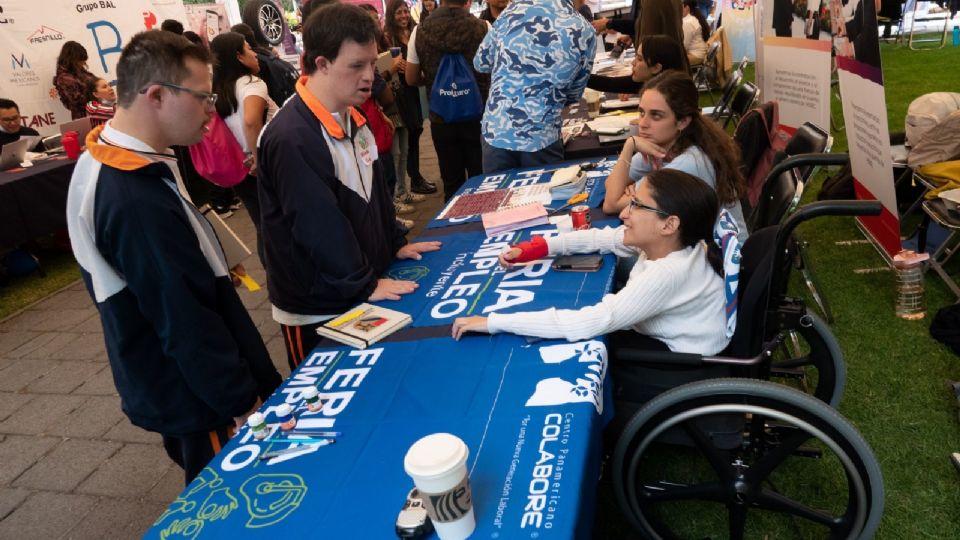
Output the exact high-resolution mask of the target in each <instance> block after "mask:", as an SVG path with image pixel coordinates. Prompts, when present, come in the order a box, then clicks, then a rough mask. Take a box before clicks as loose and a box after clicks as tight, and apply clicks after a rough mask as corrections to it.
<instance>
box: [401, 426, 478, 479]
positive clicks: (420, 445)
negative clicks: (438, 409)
mask: <svg viewBox="0 0 960 540" xmlns="http://www.w3.org/2000/svg"><path fill="white" fill-rule="evenodd" d="M468 454H469V450H468V449H467V445H466V443H464V442H463V441H462V440H461V439H460V437H457V436H456V435H451V434H450V433H434V434H432V435H427V436H426V437H423V438H421V439H420V440H418V441H417V442H415V443H413V445H412V446H410V449H409V450H407V455H406V457H404V458H403V468H404V469H405V470H406V471H407V474H409V475H410V476H416V477H420V478H432V477H437V476H443V475H445V474H447V473H449V472H450V471H451V470H452V469H454V468H456V467H457V466H458V465H460V464H462V463H465V462H466V461H467V455H468Z"/></svg>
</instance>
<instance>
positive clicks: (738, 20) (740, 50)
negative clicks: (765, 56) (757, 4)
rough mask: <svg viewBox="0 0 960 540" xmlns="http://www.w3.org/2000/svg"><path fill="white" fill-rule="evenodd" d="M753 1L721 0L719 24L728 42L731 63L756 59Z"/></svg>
mask: <svg viewBox="0 0 960 540" xmlns="http://www.w3.org/2000/svg"><path fill="white" fill-rule="evenodd" d="M754 1H755V0H723V7H722V10H723V11H722V14H723V15H722V19H721V23H722V26H723V29H724V31H725V32H726V34H727V41H729V42H730V51H731V53H732V58H733V63H734V64H736V63H737V62H739V61H740V59H742V58H743V57H744V56H746V57H747V58H749V59H750V60H751V61H752V60H754V59H756V50H755V48H754V46H755V43H756V40H755V39H754V28H753V10H754Z"/></svg>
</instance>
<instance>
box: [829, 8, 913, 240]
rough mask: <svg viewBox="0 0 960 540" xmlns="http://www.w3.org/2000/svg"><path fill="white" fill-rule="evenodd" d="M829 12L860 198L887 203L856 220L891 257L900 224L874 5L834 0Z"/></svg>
mask: <svg viewBox="0 0 960 540" xmlns="http://www.w3.org/2000/svg"><path fill="white" fill-rule="evenodd" d="M830 14H831V21H832V26H831V28H832V30H833V37H834V46H835V47H836V50H837V71H838V74H839V78H840V94H841V95H842V96H843V100H842V101H843V120H844V124H845V125H846V130H847V139H848V144H849V147H850V148H849V153H850V164H851V168H852V170H853V178H854V188H855V189H856V192H857V198H859V199H867V200H879V201H880V202H881V203H882V204H883V212H882V213H881V215H879V216H871V217H859V218H857V219H859V220H860V223H861V224H862V225H863V226H864V228H865V230H866V231H867V232H868V234H869V236H871V237H872V239H873V240H874V241H875V243H876V244H877V245H879V246H881V247H882V248H883V250H884V252H886V253H887V255H889V256H891V257H892V256H893V255H895V254H896V253H897V252H898V251H900V223H899V219H898V217H897V216H898V213H897V194H896V189H895V187H894V179H893V164H892V160H891V157H890V131H889V127H888V124H887V101H886V97H885V95H884V90H883V72H882V71H881V67H880V43H879V36H878V29H877V24H876V22H875V21H876V5H875V3H874V2H870V1H864V0H850V1H849V2H847V4H846V5H843V2H842V1H841V0H830Z"/></svg>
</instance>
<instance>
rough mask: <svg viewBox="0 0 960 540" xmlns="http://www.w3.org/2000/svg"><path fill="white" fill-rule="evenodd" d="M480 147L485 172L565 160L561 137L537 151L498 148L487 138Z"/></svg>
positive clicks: (489, 172)
mask: <svg viewBox="0 0 960 540" xmlns="http://www.w3.org/2000/svg"><path fill="white" fill-rule="evenodd" d="M480 147H481V149H482V154H483V174H492V173H496V172H500V171H505V170H507V169H520V168H524V167H536V166H538V165H550V164H551V163H559V162H561V161H563V141H561V140H560V139H557V140H556V141H554V142H553V143H551V144H550V145H548V146H547V147H546V148H543V149H541V150H537V151H536V152H523V151H520V150H506V149H504V148H497V147H495V146H490V145H489V144H488V143H487V141H486V140H484V141H482V142H481V145H480Z"/></svg>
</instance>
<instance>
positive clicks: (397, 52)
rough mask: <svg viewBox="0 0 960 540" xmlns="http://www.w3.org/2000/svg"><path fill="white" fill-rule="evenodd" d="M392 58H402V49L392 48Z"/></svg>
mask: <svg viewBox="0 0 960 540" xmlns="http://www.w3.org/2000/svg"><path fill="white" fill-rule="evenodd" d="M390 56H392V57H394V58H396V57H398V56H400V47H390Z"/></svg>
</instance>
